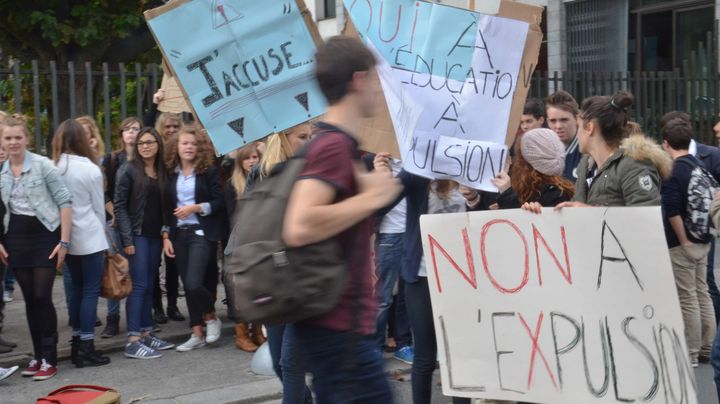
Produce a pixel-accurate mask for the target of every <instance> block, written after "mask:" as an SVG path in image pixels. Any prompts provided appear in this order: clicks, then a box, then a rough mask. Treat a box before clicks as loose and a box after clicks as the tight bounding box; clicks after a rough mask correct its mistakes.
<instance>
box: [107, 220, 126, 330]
mask: <svg viewBox="0 0 720 404" xmlns="http://www.w3.org/2000/svg"><path fill="white" fill-rule="evenodd" d="M107 229H108V234H110V238H111V239H112V242H113V243H115V247H117V250H116V249H114V248H113V246H112V245H111V246H110V248H109V249H108V251H109V252H110V253H114V252H116V251H119V252H120V254H122V256H123V257H125V258H127V256H126V255H125V253H123V250H122V249H121V248H120V246H121V245H122V241H121V240H120V232H119V231H118V229H117V228H113V227H111V226H110V222H108V226H107ZM106 300H107V314H108V316H118V317H119V316H120V300H113V299H106Z"/></svg>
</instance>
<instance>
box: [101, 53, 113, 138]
mask: <svg viewBox="0 0 720 404" xmlns="http://www.w3.org/2000/svg"><path fill="white" fill-rule="evenodd" d="M102 71H103V104H104V105H103V113H104V115H105V116H104V118H105V122H104V123H105V144H106V145H108V148H109V149H112V142H111V139H110V72H108V64H107V63H103V64H102Z"/></svg>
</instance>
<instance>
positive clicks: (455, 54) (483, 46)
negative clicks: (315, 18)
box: [344, 0, 542, 190]
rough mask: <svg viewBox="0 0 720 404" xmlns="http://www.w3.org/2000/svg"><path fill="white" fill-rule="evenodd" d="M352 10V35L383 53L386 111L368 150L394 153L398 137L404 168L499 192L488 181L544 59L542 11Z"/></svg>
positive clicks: (384, 5) (411, 4)
mask: <svg viewBox="0 0 720 404" xmlns="http://www.w3.org/2000/svg"><path fill="white" fill-rule="evenodd" d="M345 7H346V8H347V11H348V14H349V16H350V20H351V22H352V23H351V24H348V25H347V26H346V28H345V30H344V32H345V33H346V34H348V35H359V36H360V37H361V38H363V39H365V40H366V42H367V43H369V46H371V47H372V48H374V49H375V50H376V52H377V53H378V54H379V55H381V57H380V65H379V67H378V73H379V75H380V78H381V82H382V85H383V92H384V98H385V101H386V105H387V110H385V111H383V113H382V114H381V116H379V117H376V118H375V119H373V120H372V121H367V122H365V127H364V130H363V131H362V133H361V134H360V136H361V138H362V139H363V141H364V142H362V143H365V144H368V145H369V146H370V147H367V148H368V149H369V150H370V151H383V150H379V149H377V146H379V147H384V148H385V150H384V151H391V152H392V151H393V150H394V149H395V148H394V147H393V145H392V144H390V145H389V144H388V143H389V141H388V136H387V134H388V133H392V132H394V133H395V134H396V138H397V146H398V149H399V157H401V158H402V160H403V162H404V164H405V169H406V170H408V171H411V172H413V173H415V174H418V175H422V176H425V177H429V178H448V179H453V180H455V181H458V182H460V183H463V184H465V185H468V186H471V187H474V188H479V189H486V190H495V187H494V186H493V185H492V184H491V183H490V182H489V180H490V179H491V178H492V177H493V176H494V175H495V173H496V172H497V171H499V170H501V169H502V168H503V166H504V162H505V159H506V158H507V147H506V146H505V145H506V144H511V143H512V140H513V136H514V132H515V129H516V128H517V122H518V121H519V116H520V113H521V112H522V105H523V103H524V100H525V96H526V95H527V85H526V84H527V83H526V82H527V80H526V79H525V77H526V76H528V75H531V74H532V70H533V68H534V64H535V63H536V61H537V55H538V51H539V47H540V42H541V38H542V34H541V33H540V29H539V23H540V16H541V9H540V8H538V7H533V6H527V5H523V4H518V3H513V2H509V1H501V2H499V11H498V14H497V15H485V14H480V13H476V12H472V11H469V10H463V9H459V8H454V7H448V6H445V5H440V4H433V3H428V2H422V1H421V2H416V1H407V0H392V1H387V0H385V1H380V0H377V1H362V2H359V1H352V0H345ZM496 8H498V7H496ZM528 70H529V71H530V73H527V71H528ZM380 136H382V138H383V140H382V141H378V140H376V139H377V137H380ZM391 140H392V139H390V141H391ZM396 157H397V155H396Z"/></svg>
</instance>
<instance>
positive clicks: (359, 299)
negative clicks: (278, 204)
mask: <svg viewBox="0 0 720 404" xmlns="http://www.w3.org/2000/svg"><path fill="white" fill-rule="evenodd" d="M374 66H375V58H374V56H373V54H372V53H371V52H370V51H369V50H368V49H367V48H366V47H365V46H364V45H363V44H362V43H361V42H360V41H359V40H357V39H353V38H349V37H340V36H337V37H333V38H331V39H329V40H328V41H327V42H326V43H325V45H324V46H322V47H321V48H320V49H319V50H318V53H317V55H316V75H317V79H318V83H319V84H320V89H321V90H322V92H323V94H324V95H325V97H326V98H327V101H328V105H329V107H328V109H327V113H326V114H325V116H324V117H323V121H322V122H320V123H318V124H317V129H316V137H315V139H313V141H312V142H311V143H310V145H309V146H308V148H307V149H306V151H305V167H304V168H303V170H302V172H301V173H300V175H299V178H298V180H297V182H296V183H295V186H294V188H293V190H292V193H291V195H290V199H289V201H288V207H287V211H286V215H285V222H284V229H283V238H284V241H285V243H286V244H287V245H288V246H290V247H298V246H303V245H308V244H312V243H316V242H319V241H322V240H327V239H330V238H336V239H337V240H338V241H339V243H340V244H341V245H342V246H343V249H344V251H345V254H346V257H347V258H346V259H347V264H348V265H347V270H348V274H347V279H348V282H347V287H346V289H345V292H344V293H343V296H342V297H341V299H340V302H339V303H338V304H337V306H336V307H335V308H334V309H333V310H331V311H330V312H329V313H327V314H324V315H321V316H318V317H316V318H313V319H310V320H306V321H302V322H300V323H297V324H295V328H296V338H297V344H298V346H301V347H303V350H304V351H305V352H306V355H307V358H308V363H309V364H310V370H311V372H312V374H313V385H314V387H315V393H316V395H317V403H318V404H324V403H333V404H336V403H383V404H385V403H390V402H392V395H391V393H390V386H389V383H388V380H387V377H386V376H385V374H384V372H383V368H382V362H381V357H380V356H379V355H377V349H376V343H375V341H374V339H373V338H372V334H373V333H374V332H375V319H376V306H377V302H376V300H375V298H374V296H373V281H372V271H373V268H372V264H371V257H370V236H371V234H372V231H373V226H372V223H371V220H370V217H371V216H372V215H373V214H374V213H375V212H376V211H377V210H378V209H380V208H382V207H384V206H386V205H389V204H390V203H391V202H393V201H394V200H395V199H396V198H397V197H398V195H399V194H400V191H401V187H400V184H399V182H398V181H397V180H396V179H394V178H392V176H391V174H390V173H389V172H385V171H375V172H372V173H367V172H366V170H365V169H364V167H363V165H362V163H361V161H360V152H359V150H358V142H357V140H356V138H355V137H354V134H356V133H358V132H359V131H360V125H361V122H362V120H363V119H364V118H367V117H370V116H372V115H373V114H374V111H375V108H376V107H377V105H378V103H379V102H380V101H379V100H380V98H379V93H380V91H382V90H381V87H380V82H379V79H378V77H377V75H376V74H375V72H374Z"/></svg>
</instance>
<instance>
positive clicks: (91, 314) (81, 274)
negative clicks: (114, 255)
mask: <svg viewBox="0 0 720 404" xmlns="http://www.w3.org/2000/svg"><path fill="white" fill-rule="evenodd" d="M104 258H105V251H100V252H96V253H94V254H88V255H70V254H68V255H67V257H66V259H65V262H66V263H67V268H68V269H69V272H70V273H71V274H72V286H73V287H72V297H71V299H70V325H72V329H73V335H79V336H80V339H81V340H91V339H95V318H96V314H95V313H96V311H97V302H98V297H100V279H101V278H102V274H103V269H104V263H105V260H104Z"/></svg>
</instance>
